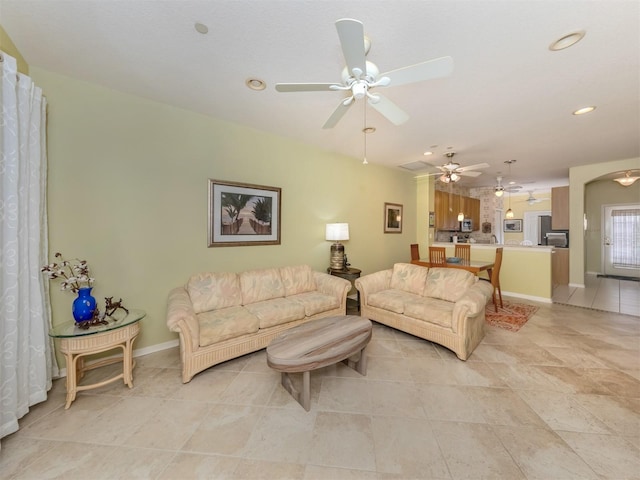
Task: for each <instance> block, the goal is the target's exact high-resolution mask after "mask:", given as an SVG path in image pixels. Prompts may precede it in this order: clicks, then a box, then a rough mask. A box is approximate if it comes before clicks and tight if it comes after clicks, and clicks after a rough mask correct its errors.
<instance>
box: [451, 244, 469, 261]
mask: <svg viewBox="0 0 640 480" xmlns="http://www.w3.org/2000/svg"><path fill="white" fill-rule="evenodd" d="M455 256H456V257H458V258H461V259H462V260H464V261H465V262H469V261H471V245H469V244H468V243H456V250H455Z"/></svg>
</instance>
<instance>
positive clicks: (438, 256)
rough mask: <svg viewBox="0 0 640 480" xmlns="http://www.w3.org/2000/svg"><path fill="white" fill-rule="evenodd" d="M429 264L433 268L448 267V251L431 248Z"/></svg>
mask: <svg viewBox="0 0 640 480" xmlns="http://www.w3.org/2000/svg"><path fill="white" fill-rule="evenodd" d="M429 264H430V265H431V266H432V267H446V266H447V253H446V249H445V248H444V247H429Z"/></svg>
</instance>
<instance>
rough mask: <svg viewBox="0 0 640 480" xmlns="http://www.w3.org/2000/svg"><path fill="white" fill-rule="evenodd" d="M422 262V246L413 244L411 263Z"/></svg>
mask: <svg viewBox="0 0 640 480" xmlns="http://www.w3.org/2000/svg"><path fill="white" fill-rule="evenodd" d="M413 260H420V246H419V245H418V244H417V243H412V244H411V261H413Z"/></svg>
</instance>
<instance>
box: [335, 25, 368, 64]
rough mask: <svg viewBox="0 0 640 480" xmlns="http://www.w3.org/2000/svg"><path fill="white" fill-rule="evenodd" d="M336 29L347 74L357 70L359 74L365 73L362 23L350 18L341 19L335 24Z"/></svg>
mask: <svg viewBox="0 0 640 480" xmlns="http://www.w3.org/2000/svg"><path fill="white" fill-rule="evenodd" d="M336 29H337V30H338V36H339V37H340V44H341V45H342V53H343V54H344V59H345V61H346V62H347V67H348V68H349V73H350V74H352V73H353V70H354V69H356V68H357V69H359V70H360V72H361V73H363V72H366V71H367V67H366V64H365V51H364V26H363V25H362V22H360V21H358V20H354V19H352V18H342V19H340V20H338V21H337V22H336Z"/></svg>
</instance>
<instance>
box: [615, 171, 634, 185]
mask: <svg viewBox="0 0 640 480" xmlns="http://www.w3.org/2000/svg"><path fill="white" fill-rule="evenodd" d="M639 178H640V177H632V176H631V171H630V170H629V171H627V172H625V173H624V177H620V178H614V179H613V181H614V182H618V183H619V184H620V185H622V186H623V187H630V186H631V185H633V184H634V183H635V181H636V180H638V179H639Z"/></svg>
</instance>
